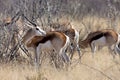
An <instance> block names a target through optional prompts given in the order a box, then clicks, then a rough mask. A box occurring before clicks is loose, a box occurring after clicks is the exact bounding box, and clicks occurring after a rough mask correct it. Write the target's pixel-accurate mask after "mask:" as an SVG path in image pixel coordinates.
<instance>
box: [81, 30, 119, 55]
mask: <svg viewBox="0 0 120 80" xmlns="http://www.w3.org/2000/svg"><path fill="white" fill-rule="evenodd" d="M118 39H119V38H118V34H117V33H116V32H115V31H114V30H113V29H104V30H99V31H95V32H91V33H89V34H88V36H87V38H86V39H85V40H83V41H81V42H80V46H81V45H82V46H81V48H86V47H88V46H90V47H91V50H92V53H93V54H94V53H95V51H96V47H98V49H99V50H100V49H101V48H102V47H104V46H107V47H108V49H109V51H112V46H113V45H114V47H115V45H116V43H117V41H118ZM93 56H94V55H93Z"/></svg>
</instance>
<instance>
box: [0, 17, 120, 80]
mask: <svg viewBox="0 0 120 80" xmlns="http://www.w3.org/2000/svg"><path fill="white" fill-rule="evenodd" d="M82 21H83V22H84V24H85V25H86V27H88V26H89V27H88V29H89V30H91V31H94V30H97V29H105V28H108V26H107V25H108V23H107V21H106V19H103V18H98V17H94V18H91V17H87V18H85V19H83V20H82ZM82 21H75V20H74V21H72V22H71V23H72V25H73V26H74V27H75V28H76V29H78V30H80V29H82V32H81V34H80V37H82V36H84V34H85V32H86V28H85V25H83V24H82V23H81V22H82ZM117 26H119V24H118V25H117ZM117 28H119V27H117ZM118 31H119V30H118ZM86 50H87V51H86V52H84V50H83V52H84V56H83V57H82V61H81V63H78V59H77V58H78V55H77V53H76V54H75V56H74V59H73V60H72V64H71V66H70V67H69V68H68V70H57V69H55V68H54V67H53V66H50V65H49V64H48V63H47V62H46V63H44V65H42V67H41V69H40V70H41V71H40V73H37V72H36V71H35V70H34V68H33V67H32V66H28V65H25V64H24V65H23V64H17V63H13V64H11V63H8V64H0V80H120V76H119V74H120V59H119V56H116V58H115V59H113V57H112V55H111V54H110V53H108V50H107V49H106V48H103V49H102V50H101V51H99V52H96V54H95V57H94V58H92V55H91V52H90V49H86Z"/></svg>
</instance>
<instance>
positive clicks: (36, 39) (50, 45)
mask: <svg viewBox="0 0 120 80" xmlns="http://www.w3.org/2000/svg"><path fill="white" fill-rule="evenodd" d="M38 32H39V33H38ZM23 43H26V46H27V48H33V49H34V51H35V65H36V66H37V67H38V66H39V56H40V52H41V51H42V50H51V49H54V50H55V51H56V53H59V55H60V56H61V57H62V58H63V59H64V61H65V62H66V63H67V62H69V57H68V56H67V55H66V49H67V47H68V46H69V44H70V40H69V37H68V36H66V35H65V34H63V33H61V32H57V31H51V32H47V33H46V32H43V31H41V30H39V28H31V29H30V30H28V31H27V33H26V35H25V36H24V37H23Z"/></svg>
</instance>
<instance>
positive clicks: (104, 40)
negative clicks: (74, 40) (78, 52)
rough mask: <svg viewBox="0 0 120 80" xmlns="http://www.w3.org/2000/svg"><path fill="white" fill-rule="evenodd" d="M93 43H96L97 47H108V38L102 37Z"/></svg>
mask: <svg viewBox="0 0 120 80" xmlns="http://www.w3.org/2000/svg"><path fill="white" fill-rule="evenodd" d="M93 42H94V43H95V45H97V46H105V45H107V42H106V38H105V37H101V38H99V39H97V40H94V41H93Z"/></svg>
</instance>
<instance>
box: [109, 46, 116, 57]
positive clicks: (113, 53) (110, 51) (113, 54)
mask: <svg viewBox="0 0 120 80" xmlns="http://www.w3.org/2000/svg"><path fill="white" fill-rule="evenodd" d="M108 50H109V53H111V55H112V56H113V59H115V54H116V53H115V52H114V49H112V46H108Z"/></svg>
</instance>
